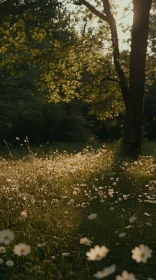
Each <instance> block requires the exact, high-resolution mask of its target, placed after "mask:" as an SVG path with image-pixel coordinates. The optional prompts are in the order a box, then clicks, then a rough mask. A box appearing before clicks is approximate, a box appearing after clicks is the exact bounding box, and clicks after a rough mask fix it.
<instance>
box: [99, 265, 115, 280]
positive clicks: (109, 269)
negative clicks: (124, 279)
mask: <svg viewBox="0 0 156 280" xmlns="http://www.w3.org/2000/svg"><path fill="white" fill-rule="evenodd" d="M115 270H116V265H115V264H112V265H111V266H109V267H105V268H104V269H103V270H101V271H97V273H96V274H94V277H96V278H104V277H107V276H109V275H110V274H112V273H114V272H115Z"/></svg>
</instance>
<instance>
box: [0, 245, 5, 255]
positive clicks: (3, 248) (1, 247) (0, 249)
mask: <svg viewBox="0 0 156 280" xmlns="http://www.w3.org/2000/svg"><path fill="white" fill-rule="evenodd" d="M0 253H1V254H5V253H6V248H5V247H4V246H0Z"/></svg>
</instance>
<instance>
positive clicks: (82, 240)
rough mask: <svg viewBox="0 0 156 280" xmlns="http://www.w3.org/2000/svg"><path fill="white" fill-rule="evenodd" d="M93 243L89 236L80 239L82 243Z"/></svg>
mask: <svg viewBox="0 0 156 280" xmlns="http://www.w3.org/2000/svg"><path fill="white" fill-rule="evenodd" d="M91 243H93V241H91V240H89V239H88V238H87V237H83V238H81V239H80V244H84V245H87V246H91Z"/></svg>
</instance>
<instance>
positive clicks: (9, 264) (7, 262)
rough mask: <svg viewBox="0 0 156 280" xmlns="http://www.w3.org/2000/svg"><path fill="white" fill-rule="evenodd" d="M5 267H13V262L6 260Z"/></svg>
mask: <svg viewBox="0 0 156 280" xmlns="http://www.w3.org/2000/svg"><path fill="white" fill-rule="evenodd" d="M6 265H7V266H13V265H14V262H13V261H11V260H8V261H6Z"/></svg>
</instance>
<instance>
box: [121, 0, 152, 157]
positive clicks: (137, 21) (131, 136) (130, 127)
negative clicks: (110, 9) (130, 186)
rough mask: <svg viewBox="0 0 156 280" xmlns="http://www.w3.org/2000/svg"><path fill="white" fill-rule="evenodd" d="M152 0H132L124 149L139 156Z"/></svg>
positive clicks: (129, 153) (126, 152) (127, 153)
mask: <svg viewBox="0 0 156 280" xmlns="http://www.w3.org/2000/svg"><path fill="white" fill-rule="evenodd" d="M151 4H152V0H133V10H134V17H133V28H132V43H131V54H130V76H129V94H128V96H127V99H126V102H125V109H126V114H125V125H124V136H123V152H124V154H125V155H126V156H128V157H130V156H132V157H135V158H137V156H138V154H139V153H141V138H142V116H143V104H144V85H145V62H146V51H147V41H148V27H149V12H150V9H151Z"/></svg>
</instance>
